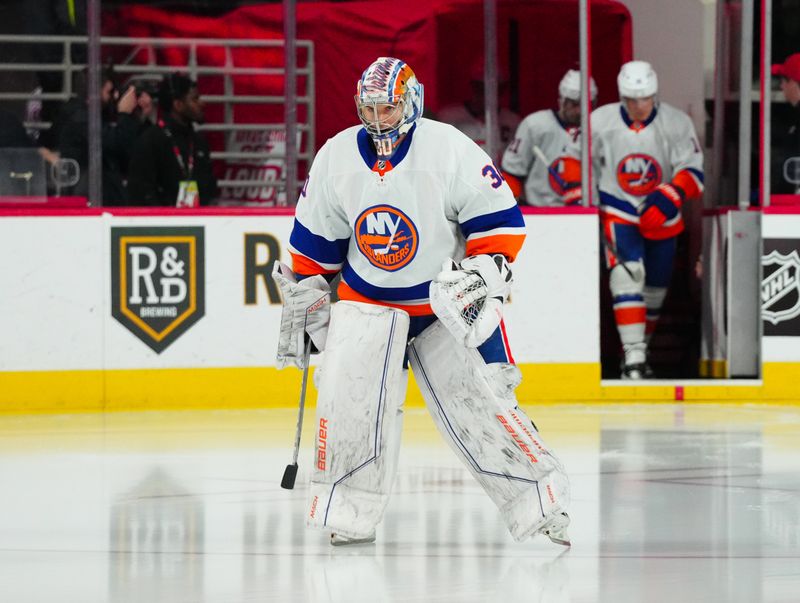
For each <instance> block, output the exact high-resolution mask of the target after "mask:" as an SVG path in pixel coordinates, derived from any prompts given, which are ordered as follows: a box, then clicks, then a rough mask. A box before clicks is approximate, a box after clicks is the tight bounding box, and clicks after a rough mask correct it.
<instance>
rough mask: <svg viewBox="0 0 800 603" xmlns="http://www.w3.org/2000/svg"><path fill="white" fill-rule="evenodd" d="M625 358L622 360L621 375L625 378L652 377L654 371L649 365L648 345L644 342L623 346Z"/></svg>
mask: <svg viewBox="0 0 800 603" xmlns="http://www.w3.org/2000/svg"><path fill="white" fill-rule="evenodd" d="M623 349H624V351H625V358H624V360H623V361H622V367H621V370H620V372H621V377H622V379H624V380H639V379H648V378H650V377H652V375H653V371H652V369H651V368H650V367H649V366H648V365H647V347H646V344H644V343H633V344H626V345H625V346H623Z"/></svg>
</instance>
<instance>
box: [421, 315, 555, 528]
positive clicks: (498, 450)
mask: <svg viewBox="0 0 800 603" xmlns="http://www.w3.org/2000/svg"><path fill="white" fill-rule="evenodd" d="M409 360H410V362H411V369H412V370H413V371H414V377H415V379H416V381H417V383H418V384H419V386H420V389H421V391H422V394H423V397H424V398H425V403H426V405H427V407H428V410H429V412H430V413H431V416H432V417H433V420H434V422H435V423H436V426H437V427H438V429H439V431H440V432H441V434H442V436H443V437H444V438H445V440H446V441H447V443H448V444H449V445H450V447H451V448H452V449H453V451H454V452H455V453H456V455H457V456H458V457H459V458H460V459H461V460H462V461H463V462H464V464H465V465H466V466H467V469H469V471H470V473H472V475H473V476H474V477H475V479H476V480H477V481H478V483H479V484H480V485H481V486H482V487H483V489H484V490H485V491H486V493H487V494H488V495H489V497H490V498H491V499H492V501H493V502H494V503H495V504H496V505H497V507H498V508H499V509H500V513H501V515H502V517H503V519H504V521H505V522H506V525H507V527H508V530H509V531H510V532H511V535H512V536H513V537H514V539H515V540H518V541H521V540H524V539H526V538H528V537H530V536H532V535H533V534H535V533H536V532H537V530H538V529H539V528H541V527H542V526H543V525H544V524H545V523H546V522H547V521H549V520H550V519H552V518H553V516H555V515H556V514H559V513H561V512H562V511H564V510H566V508H567V506H568V504H569V480H568V479H567V475H566V472H565V471H564V467H563V465H562V464H561V462H560V461H559V460H558V459H557V458H556V457H555V455H554V454H553V453H552V451H551V450H550V449H549V448H548V447H547V445H546V444H545V443H544V442H543V441H542V439H541V437H539V434H538V432H537V430H536V428H535V427H534V426H533V423H532V422H531V420H530V419H529V418H528V417H527V416H526V415H525V413H524V412H523V411H522V410H521V409H520V408H519V407H518V406H517V400H516V397H515V395H514V388H515V387H516V385H517V384H518V383H519V379H520V377H519V369H517V368H516V367H514V366H513V365H510V364H505V365H500V364H488V365H487V364H486V363H485V362H484V360H483V358H481V355H480V353H479V352H478V351H477V350H475V349H471V348H465V347H464V346H462V345H460V344H459V343H458V342H457V341H456V340H455V338H454V337H453V336H452V335H451V334H450V333H449V331H448V330H447V329H446V328H445V327H444V325H442V323H441V322H438V321H437V322H436V323H434V324H433V325H431V326H430V327H428V328H427V329H426V330H425V331H424V332H423V333H422V334H421V335H420V336H418V337H416V338H415V339H414V341H413V342H412V343H411V345H410V346H409Z"/></svg>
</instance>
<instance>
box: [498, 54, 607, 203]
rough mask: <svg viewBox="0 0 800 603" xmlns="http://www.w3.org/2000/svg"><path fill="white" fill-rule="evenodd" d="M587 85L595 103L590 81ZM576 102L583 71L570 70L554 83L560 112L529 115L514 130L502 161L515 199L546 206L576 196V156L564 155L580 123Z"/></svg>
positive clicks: (578, 178)
mask: <svg viewBox="0 0 800 603" xmlns="http://www.w3.org/2000/svg"><path fill="white" fill-rule="evenodd" d="M590 88H591V98H592V104H594V103H595V102H596V101H597V84H595V83H594V79H592V81H591V87H590ZM580 100H581V72H580V71H576V70H575V69H570V70H569V71H567V73H566V74H565V75H564V77H563V78H561V82H560V83H559V84H558V110H557V111H555V110H553V109H545V110H543V111H536V112H535V113H531V114H530V115H528V116H527V117H526V118H525V119H524V120H523V121H522V123H521V124H520V125H519V127H518V128H517V133H516V135H515V137H514V140H513V141H512V142H511V144H510V145H508V148H507V149H506V150H505V153H504V154H503V162H502V164H501V167H502V168H503V175H504V176H505V178H506V182H508V184H509V186H510V187H511V190H512V191H513V192H514V196H515V197H516V198H517V201H522V200H524V201H525V202H526V203H527V204H528V205H537V206H547V205H570V204H573V203H575V202H577V201H579V200H580V185H581V163H580V159H577V158H575V157H572V156H569V155H568V150H569V149H570V148H571V147H572V144H573V140H574V138H575V137H576V136H577V133H578V128H579V127H580V125H581V103H580ZM523 185H524V190H523Z"/></svg>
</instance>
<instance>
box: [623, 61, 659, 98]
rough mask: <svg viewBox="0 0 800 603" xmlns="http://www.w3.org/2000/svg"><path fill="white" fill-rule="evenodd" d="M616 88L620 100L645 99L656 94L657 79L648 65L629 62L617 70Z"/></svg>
mask: <svg viewBox="0 0 800 603" xmlns="http://www.w3.org/2000/svg"><path fill="white" fill-rule="evenodd" d="M617 88H618V89H619V95H620V97H622V98H647V97H649V96H654V95H655V94H656V93H657V92H658V77H657V76H656V72H655V70H654V69H653V66H652V65H650V63H648V62H646V61H630V62H628V63H625V64H624V65H623V66H622V68H621V69H620V70H619V75H618V76H617Z"/></svg>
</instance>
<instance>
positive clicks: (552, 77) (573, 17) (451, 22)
mask: <svg viewBox="0 0 800 603" xmlns="http://www.w3.org/2000/svg"><path fill="white" fill-rule="evenodd" d="M591 11H592V22H591V26H592V36H593V38H592V69H593V73H594V77H595V80H596V81H597V84H598V86H599V88H600V101H601V103H605V102H611V101H613V100H616V99H617V90H616V74H617V71H618V70H619V66H620V65H621V64H622V63H623V62H625V61H627V60H630V59H631V58H632V57H633V49H632V30H631V17H630V13H629V12H628V10H627V9H626V8H625V7H624V6H623V5H622V4H620V3H619V2H616V1H613V0H592V2H591ZM497 13H498V24H497V25H498V56H499V62H500V66H501V70H502V71H504V72H505V73H507V74H508V76H509V78H510V80H511V84H512V86H511V89H512V90H514V89H516V90H517V94H516V97H515V99H516V105H517V106H516V107H512V108H514V109H515V110H516V111H517V112H518V113H519V114H520V115H522V116H524V115H526V114H528V113H530V112H531V111H534V110H537V109H541V108H544V107H549V106H554V105H555V102H556V95H557V85H558V81H559V79H560V78H561V76H562V75H563V74H564V71H566V70H567V69H568V68H570V67H576V66H577V60H578V3H577V1H576V0H539V1H530V2H522V1H512V0H500V1H499V2H498V11H497ZM103 33H104V35H121V36H141V37H211V38H246V39H282V38H283V15H282V6H281V5H280V4H265V5H260V6H248V7H244V8H240V9H237V10H233V11H231V12H229V13H227V14H226V15H224V16H222V17H219V18H211V17H195V16H189V15H184V14H179V13H178V14H176V13H174V12H167V11H162V10H158V9H153V8H149V7H146V6H137V5H128V6H124V7H121V8H119V9H116V10H115V11H113V12H109V13H107V14H106V15H105V19H104V25H103ZM297 36H298V39H306V40H312V41H313V42H314V65H315V77H316V80H315V99H316V102H315V107H314V109H315V117H316V140H317V147H320V146H321V145H322V143H323V142H324V141H325V140H326V139H327V138H329V137H331V136H333V135H334V134H335V133H336V132H338V131H339V130H341V129H343V128H345V127H347V126H351V125H354V124H356V123H358V120H357V117H356V114H355V105H354V103H353V94H354V93H355V84H356V81H357V79H358V78H359V77H360V75H361V72H362V71H363V69H364V68H365V67H366V66H367V65H368V64H369V63H370V62H372V61H373V60H374V59H375V58H376V57H378V56H397V57H399V58H402V59H403V60H404V61H406V62H407V63H409V64H410V65H411V67H412V68H413V69H414V71H415V72H416V74H417V77H418V78H419V80H420V81H421V82H422V83H423V84H424V85H425V103H426V108H429V109H431V110H433V111H434V112H435V111H436V110H437V109H438V108H439V107H440V106H444V105H446V104H450V103H453V102H458V101H459V100H463V99H464V98H465V97H466V96H467V94H468V79H469V73H470V71H471V70H473V69H474V68H475V66H476V65H480V61H481V57H482V55H483V1H482V0H405V1H404V2H402V3H401V2H395V1H383V0H380V1H374V2H347V3H328V2H301V3H298V4H297ZM514 49H518V53H517V57H518V58H517V61H516V64H515V62H514V61H513V60H512V59H511V57H510V54H511V53H512V52H514ZM158 54H159V61H166V62H167V63H171V64H185V63H186V57H185V52H184V51H180V50H170V51H161V52H159V53H158ZM201 58H202V62H206V63H207V62H211V63H213V64H218V65H223V64H224V62H225V56H224V53H223V52H222V51H221V50H213V51H211V50H203V51H202V53H201ZM142 59H144V56H142ZM304 62H305V59H304V58H303V57H302V56H301V57H300V59H299V64H301V65H302V64H304ZM235 64H236V65H239V66H272V67H276V66H282V65H283V52H282V50H281V49H275V50H262V49H238V50H236V51H235ZM515 65H516V68H514V69H511V68H512V67H515ZM235 91H236V92H237V93H239V94H268V95H279V94H282V93H283V78H282V77H280V76H272V77H252V76H247V77H239V78H236V80H235ZM221 92H222V78H204V79H203V80H202V81H201V93H204V94H218V93H221ZM302 92H303V91H301V93H302ZM215 111H218V112H221V108H220V107H209V108H208V112H209V113H210V117H212V118H219V117H221V115H219V114H217V115H214V112H215ZM282 111H283V110H282V107H280V106H273V107H268V106H263V105H262V106H237V107H236V112H235V119H237V120H242V121H243V120H248V121H254V122H264V123H267V122H281V121H282V120H283V112H282ZM300 111H301V112H300V115H299V117H300V119H305V115H304V114H303V113H302V109H300ZM215 142H217V143H219V142H221V141H215V140H214V139H213V138H212V144H214V143H215ZM214 146H217V145H216V144H214Z"/></svg>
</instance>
